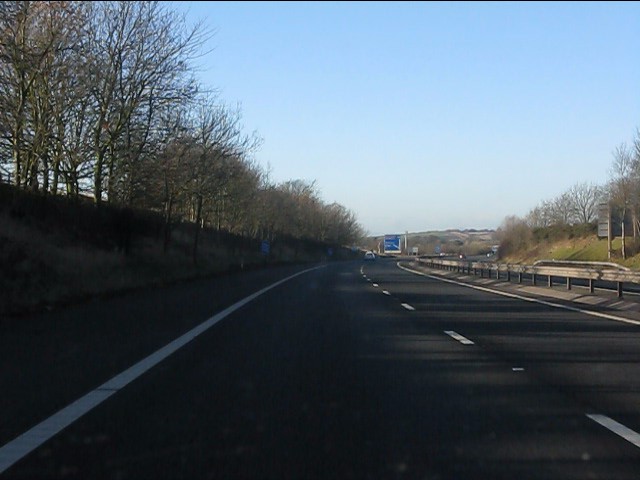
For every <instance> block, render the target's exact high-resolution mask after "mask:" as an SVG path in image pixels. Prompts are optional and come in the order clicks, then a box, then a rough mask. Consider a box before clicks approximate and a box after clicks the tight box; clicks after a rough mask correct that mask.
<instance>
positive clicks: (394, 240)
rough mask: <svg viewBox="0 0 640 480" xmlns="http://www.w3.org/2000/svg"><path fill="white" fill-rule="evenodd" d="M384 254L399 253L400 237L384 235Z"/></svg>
mask: <svg viewBox="0 0 640 480" xmlns="http://www.w3.org/2000/svg"><path fill="white" fill-rule="evenodd" d="M384 252H385V253H401V252H402V250H401V249H400V235H385V236H384Z"/></svg>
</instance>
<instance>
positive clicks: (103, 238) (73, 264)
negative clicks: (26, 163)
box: [0, 184, 350, 320]
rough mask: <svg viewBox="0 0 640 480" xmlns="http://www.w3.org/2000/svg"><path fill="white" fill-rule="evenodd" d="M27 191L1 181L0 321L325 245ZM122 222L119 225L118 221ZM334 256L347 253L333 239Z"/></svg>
mask: <svg viewBox="0 0 640 480" xmlns="http://www.w3.org/2000/svg"><path fill="white" fill-rule="evenodd" d="M121 213H122V211H121V210H118V209H114V208H111V207H108V206H104V207H100V208H96V207H95V206H94V205H92V204H91V203H90V202H81V201H76V202H73V201H70V200H69V199H66V198H61V197H43V196H39V195H33V194H28V193H26V192H23V191H20V190H17V189H15V188H13V187H10V186H8V185H4V184H0V320H1V319H2V318H3V317H4V318H8V317H10V316H18V315H24V314H29V313H33V312H38V311H43V310H51V309H53V308H56V307H60V306H64V305H68V304H73V303H77V302H80V301H84V300H87V299H90V298H95V297H101V296H110V295H114V294H117V293H121V292H124V291H130V290H132V289H137V288H146V287H150V286H159V285H166V284H171V283H175V282H178V281H185V280H188V279H194V278H199V277H206V276H212V275H220V274H225V273H228V272H232V271H238V270H241V269H251V268H262V267H266V266H273V265H277V264H283V263H300V262H310V261H318V260H320V259H321V258H322V257H323V256H324V255H326V251H327V245H324V244H320V243H319V242H311V241H302V240H294V239H281V240H280V241H277V242H273V243H272V245H271V252H270V254H269V255H268V256H265V255H263V254H262V253H261V248H260V244H261V242H260V240H256V239H248V238H243V237H238V236H233V235H230V234H226V233H224V232H216V231H212V230H207V229H201V230H200V234H199V241H198V249H197V263H194V257H193V245H194V233H195V230H194V229H195V227H194V225H193V224H173V225H172V228H171V235H170V239H171V241H170V243H169V244H168V248H167V249H166V250H165V236H164V234H165V232H164V223H163V220H162V217H161V216H158V215H155V214H152V213H150V212H133V213H131V214H130V216H127V217H125V222H124V223H123V220H122V217H121V215H120V214H121ZM123 225H124V227H123ZM332 247H333V249H334V252H335V253H334V258H336V257H343V256H345V255H349V253H350V252H349V251H348V250H347V249H340V248H338V247H335V246H332Z"/></svg>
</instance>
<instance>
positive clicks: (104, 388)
mask: <svg viewBox="0 0 640 480" xmlns="http://www.w3.org/2000/svg"><path fill="white" fill-rule="evenodd" d="M325 266H326V265H321V266H319V267H314V268H309V269H307V270H303V271H301V272H298V273H296V274H294V275H291V276H289V277H287V278H284V279H282V280H279V281H277V282H275V283H273V284H271V285H269V286H267V287H265V288H263V289H261V290H258V291H257V292H255V293H252V294H251V295H249V296H248V297H245V298H243V299H242V300H240V301H238V302H236V303H234V304H233V305H231V306H229V307H227V308H225V309H224V310H222V311H221V312H219V313H217V314H216V315H214V316H213V317H211V318H209V319H208V320H205V321H204V322H202V323H201V324H200V325H198V326H196V327H194V328H192V329H191V330H189V331H188V332H187V333H185V334H183V335H181V336H180V337H178V338H176V339H175V340H173V341H172V342H170V343H168V344H167V345H165V346H164V347H162V348H160V349H158V350H156V351H155V352H154V353H152V354H151V355H149V356H147V357H145V358H144V359H142V360H140V361H139V362H138V363H136V364H134V365H133V366H131V367H129V368H128V369H126V370H124V371H123V372H121V373H119V374H118V375H116V376H115V377H113V378H112V379H111V380H108V381H107V382H105V383H103V384H102V385H100V386H99V387H98V388H96V389H95V390H92V391H90V392H89V393H87V394H85V395H83V396H82V397H80V398H79V399H77V400H75V401H74V402H72V403H70V404H69V405H67V406H66V407H64V408H63V409H62V410H60V411H58V412H57V413H54V414H53V415H52V416H50V417H49V418H47V419H46V420H43V421H42V422H40V423H39V424H37V425H36V426H34V427H32V428H31V429H29V430H27V431H26V432H25V433H23V434H22V435H19V436H18V437H16V438H15V439H13V440H11V441H10V442H9V443H7V444H5V445H4V446H2V447H0V473H2V472H4V471H5V470H7V469H8V468H10V467H11V466H12V465H13V464H15V463H16V462H18V461H19V460H21V459H22V458H24V457H25V456H26V455H28V454H29V453H31V452H32V451H33V450H35V449H36V448H38V447H39V446H40V445H42V444H43V443H45V442H46V441H47V440H49V439H50V438H52V437H53V436H54V435H56V434H57V433H59V432H61V431H62V430H63V429H65V428H66V427H68V426H69V425H71V424H72V423H73V422H75V421H76V420H78V419H79V418H80V417H82V416H83V415H85V414H86V413H88V412H89V411H91V410H93V409H94V408H95V407H97V406H98V405H100V404H101V403H102V402H104V401H105V400H106V399H107V398H109V397H110V396H111V395H113V394H114V393H116V392H117V391H119V390H120V389H122V388H123V387H124V386H126V385H127V384H129V383H131V382H132V381H133V380H135V379H137V378H138V377H140V376H141V375H142V374H143V373H145V372H146V371H147V370H149V369H150V368H152V367H154V366H155V365H157V364H158V363H160V362H161V361H163V360H164V359H166V358H167V357H168V356H169V355H171V354H172V353H174V352H176V351H177V350H179V349H180V348H182V347H184V346H185V345H186V344H187V343H189V342H190V341H191V340H193V339H194V338H196V337H197V336H198V335H200V334H201V333H203V332H205V331H206V330H208V329H209V328H211V327H213V326H214V325H215V324H216V323H218V322H219V321H220V320H222V319H224V318H225V317H227V316H229V315H230V314H232V313H233V312H235V311H236V310H238V309H239V308H241V307H243V306H245V305H246V304H248V303H250V302H252V301H253V300H255V299H256V298H257V297H259V296H260V295H263V294H264V293H266V292H268V291H269V290H271V289H273V288H275V287H277V286H279V285H282V284H283V283H285V282H288V281H289V280H291V279H293V278H295V277H298V276H300V275H303V274H305V273H308V272H311V271H313V270H317V269H319V268H324V267H325Z"/></svg>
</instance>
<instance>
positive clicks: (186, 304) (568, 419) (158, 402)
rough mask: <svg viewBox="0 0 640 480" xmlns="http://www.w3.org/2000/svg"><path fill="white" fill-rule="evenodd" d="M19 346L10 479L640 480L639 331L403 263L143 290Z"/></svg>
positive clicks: (5, 365) (21, 332) (0, 399)
mask: <svg viewBox="0 0 640 480" xmlns="http://www.w3.org/2000/svg"><path fill="white" fill-rule="evenodd" d="M283 279H287V280H286V281H285V282H282V283H279V284H275V283H276V282H278V281H280V280H283ZM274 284H275V285H274ZM270 286H271V287H272V288H270V289H267V290H263V289H265V288H266V287H270ZM255 292H259V295H254V296H253V297H250V295H251V294H253V293H255ZM238 302H241V303H238ZM228 307H231V308H230V309H228V310H225V309H226V308H228ZM215 314H218V315H217V316H215ZM207 320H209V322H208V323H207V324H206V325H205V326H204V327H203V328H202V329H200V330H198V331H197V333H198V335H195V333H193V331H192V330H191V329H193V328H197V327H198V325H200V324H202V322H206V321H207ZM205 327H206V328H205ZM187 332H192V334H188V335H187V336H188V338H185V337H181V336H182V335H184V334H185V333H187ZM0 334H1V335H0V352H1V353H0V354H1V355H2V363H1V365H2V366H1V370H0V391H1V392H3V393H2V395H0V471H2V473H0V479H5V478H6V479H62V478H64V479H147V478H148V479H162V478H167V479H169V478H171V479H182V478H184V479H235V478H248V479H249V478H250V479H278V480H281V479H307V478H310V479H316V478H317V479H351V478H354V479H387V478H389V479H404V478H407V479H414V478H415V479H466V480H468V479H492V480H495V479H510V480H512V479H518V480H524V479H545V480H552V479H562V480H572V479H576V480H577V479H580V480H584V479H607V480H613V479H638V478H640V435H639V434H638V433H637V432H640V327H639V326H637V325H630V324H625V323H622V322H616V321H613V320H605V319H599V318H595V317H590V316H588V315H585V314H582V313H578V312H572V311H566V310H562V309H558V308H552V307H550V306H546V305H542V304H535V303H530V302H524V301H521V300H518V299H513V298H506V297H502V296H499V295H496V294H492V293H489V292H484V291H478V290H474V289H471V288H468V287H464V286H460V285H455V284H451V283H445V282H441V281H438V280H436V279H433V278H427V277H424V276H419V275H415V274H413V273H411V272H407V271H405V270H402V269H400V268H399V267H398V265H397V262H396V261H395V260H392V259H378V260H376V261H374V262H343V263H329V264H326V265H319V266H318V268H312V266H306V267H288V268H281V269H276V270H270V271H263V272H251V273H246V274H242V275H235V276H232V277H228V278H221V279H216V280H208V281H200V282H195V283H191V284H188V285H182V286H179V287H171V288H166V289H162V290H158V291H152V292H144V293H137V294H132V295H129V296H125V297H119V298H116V299H111V300H108V301H100V302H94V303H91V304H86V305H83V306H79V307H76V308H72V309H68V310H65V311H60V312H53V313H51V314H48V315H42V316H39V317H34V318H29V319H21V320H20V321H19V322H18V321H11V322H3V323H2V324H0ZM180 338H182V340H181V341H179V342H178V343H172V341H174V339H180ZM165 345H169V346H170V347H165ZM154 352H155V354H154ZM154 355H155V356H154ZM137 362H141V363H139V364H137ZM136 364H137V365H138V366H136V367H134V368H132V369H130V370H127V369H129V368H130V367H132V366H134V365H136ZM121 372H128V373H126V374H122V375H120V376H118V375H119V374H120V373H121ZM114 377H115V380H111V381H110V379H113V378H114ZM87 394H90V395H89V396H88V397H87V396H86V395H87ZM87 398H89V400H90V401H89V400H87ZM78 399H84V400H83V401H81V402H77V403H74V402H75V401H76V400H78ZM91 399H93V400H91ZM83 402H84V403H83ZM87 402H88V403H89V404H90V405H89V406H87V405H86V404H87ZM65 409H66V410H65ZM61 411H63V412H66V413H65V415H67V416H65V415H61V414H59V412H61ZM69 412H71V413H69ZM63 417H64V418H63ZM61 418H62V420H61ZM65 418H66V419H67V420H65ZM69 418H70V419H69ZM51 419H53V420H51ZM56 421H57V422H62V426H59V427H58V428H57V429H56V428H54V427H52V422H53V423H55V422H56ZM65 421H66V423H65ZM41 422H44V423H41ZM38 425H41V426H42V427H41V428H38ZM30 429H34V430H30ZM57 430H60V431H58V432H57V433H56V431H57ZM25 432H27V433H28V432H31V433H30V434H28V435H27V434H25ZM23 434H24V435H23ZM21 435H23V436H22V437H21ZM16 438H17V439H18V440H14V439H16ZM2 445H4V446H2ZM3 465H4V466H3Z"/></svg>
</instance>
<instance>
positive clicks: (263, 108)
mask: <svg viewBox="0 0 640 480" xmlns="http://www.w3.org/2000/svg"><path fill="white" fill-rule="evenodd" d="M171 6H172V8H174V9H175V10H177V11H178V12H181V13H185V14H186V15H187V21H188V22H195V21H197V20H202V21H203V22H204V23H205V26H206V28H208V29H210V30H212V31H214V32H215V33H214V34H213V36H212V37H211V39H210V40H209V42H208V43H207V45H205V46H204V47H203V51H204V50H206V51H207V53H206V54H205V55H203V56H202V57H201V58H200V59H199V60H198V65H199V67H200V71H199V72H198V79H199V80H200V82H201V83H202V84H203V85H204V86H207V87H211V88H215V89H217V90H219V92H220V98H221V99H222V100H223V101H224V102H226V103H229V104H232V105H233V104H236V103H239V104H240V105H241V108H242V114H243V123H244V127H245V130H246V132H247V133H250V132H252V131H254V130H256V131H257V132H258V133H259V135H260V136H261V137H262V138H263V139H264V144H263V145H262V147H261V149H260V151H258V152H257V154H256V160H257V162H258V163H260V164H261V165H263V166H264V167H265V168H268V169H269V170H270V172H271V179H272V181H275V182H280V181H285V180H294V179H303V180H306V181H315V182H316V186H317V188H318V191H319V192H320V193H321V196H322V199H323V200H324V201H325V202H326V203H332V202H334V201H335V202H338V203H340V204H342V205H344V206H345V207H347V208H348V209H350V210H352V211H353V212H354V213H355V214H356V215H357V217H358V220H359V222H360V224H361V225H362V226H363V227H364V228H365V230H367V232H368V233H369V234H371V235H381V234H388V233H402V232H405V231H409V232H420V231H426V230H444V229H448V228H460V229H470V228H475V229H483V228H492V229H493V228H497V227H499V225H500V223H501V222H502V221H503V220H504V218H505V217H506V216H509V215H517V216H524V215H526V214H527V212H528V211H529V210H531V209H532V208H534V207H535V206H536V205H538V204H539V203H540V202H541V201H543V200H550V199H552V198H554V197H556V196H558V195H560V194H561V193H564V192H565V191H567V190H568V189H569V188H570V187H571V186H573V185H574V184H576V183H580V182H587V183H594V184H598V185H604V184H605V183H606V181H607V180H608V178H609V167H610V165H611V161H612V152H613V150H614V148H615V147H616V146H618V145H619V144H621V143H622V142H627V143H631V142H632V140H633V138H634V135H635V132H636V129H637V128H639V127H640V117H639V113H640V3H638V2H459V3H458V2H171Z"/></svg>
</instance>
